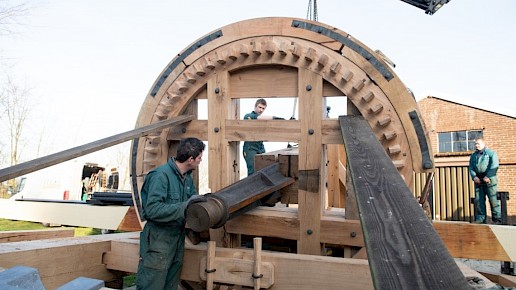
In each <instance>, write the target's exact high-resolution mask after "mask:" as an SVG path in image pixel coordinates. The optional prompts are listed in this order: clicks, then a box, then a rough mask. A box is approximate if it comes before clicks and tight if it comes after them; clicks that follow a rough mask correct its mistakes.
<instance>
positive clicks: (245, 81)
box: [230, 65, 342, 99]
mask: <svg viewBox="0 0 516 290" xmlns="http://www.w3.org/2000/svg"><path fill="white" fill-rule="evenodd" d="M230 86H231V98H237V99H238V98H256V97H257V96H260V97H264V98H282V97H283V98H292V97H296V96H297V68H294V67H289V66H283V65H277V66H264V67H250V68H245V69H240V70H238V71H236V72H235V73H232V74H231V77H230ZM323 94H324V96H341V95H342V92H340V91H339V90H338V89H337V88H335V87H334V86H333V85H332V84H330V83H326V82H325V83H324V86H323Z"/></svg>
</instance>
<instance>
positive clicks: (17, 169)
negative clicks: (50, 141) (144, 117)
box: [0, 116, 194, 182]
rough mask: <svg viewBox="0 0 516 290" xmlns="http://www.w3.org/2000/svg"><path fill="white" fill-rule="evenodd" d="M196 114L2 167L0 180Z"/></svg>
mask: <svg viewBox="0 0 516 290" xmlns="http://www.w3.org/2000/svg"><path fill="white" fill-rule="evenodd" d="M193 118H194V116H177V117H173V118H170V119H167V120H164V121H161V122H157V123H154V124H151V125H147V126H144V127H141V128H136V129H133V130H130V131H127V132H124V133H120V134H116V135H113V136H110V137H107V138H104V139H100V140H97V141H93V142H90V143H87V144H84V145H81V146H77V147H74V148H70V149H67V150H64V151H61V152H57V153H54V154H50V155H47V156H44V157H41V158H36V159H34V160H31V161H27V162H24V163H20V164H17V165H14V166H11V167H7V168H4V169H0V182H2V181H6V180H9V179H12V178H16V177H18V176H21V175H23V174H27V173H31V172H34V171H37V170H40V169H43V168H46V167H49V166H52V165H56V164H58V163H61V162H64V161H68V160H71V159H74V158H77V157H80V156H84V155H86V154H89V153H93V152H96V151H99V150H102V149H105V148H109V147H111V146H114V145H117V144H120V143H124V142H126V141H130V140H132V139H134V138H139V137H143V136H146V135H148V134H149V133H151V132H153V131H158V130H161V129H163V128H166V127H169V126H173V125H177V124H181V123H184V122H188V121H191V120H193Z"/></svg>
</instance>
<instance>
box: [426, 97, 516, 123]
mask: <svg viewBox="0 0 516 290" xmlns="http://www.w3.org/2000/svg"><path fill="white" fill-rule="evenodd" d="M428 98H433V99H437V100H441V101H444V102H448V103H454V104H457V105H461V106H466V107H470V108H474V109H477V110H481V111H485V112H489V113H493V114H497V115H501V116H505V117H509V118H513V119H516V112H515V111H514V110H511V109H510V108H500V107H497V106H494V105H492V104H490V103H489V102H486V103H479V102H477V101H473V100H470V99H466V98H459V97H450V96H447V97H446V98H442V97H434V96H427V97H426V99H428ZM424 99H425V98H423V99H420V100H418V102H419V101H422V100H424Z"/></svg>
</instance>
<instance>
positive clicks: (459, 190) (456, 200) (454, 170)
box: [412, 166, 475, 222]
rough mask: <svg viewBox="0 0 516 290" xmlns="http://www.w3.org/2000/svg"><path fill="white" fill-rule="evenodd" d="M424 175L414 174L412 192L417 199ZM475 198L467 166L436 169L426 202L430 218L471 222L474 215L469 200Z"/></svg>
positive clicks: (421, 188) (424, 181) (424, 180)
mask: <svg viewBox="0 0 516 290" xmlns="http://www.w3.org/2000/svg"><path fill="white" fill-rule="evenodd" d="M426 178H427V174H426V173H416V174H414V184H413V186H412V192H413V193H414V195H415V196H416V197H418V196H419V195H420V194H421V192H422V190H423V188H424V186H425V183H426ZM473 197H475V189H474V185H473V181H472V180H471V179H470V178H469V173H468V166H446V167H436V168H435V176H434V180H433V183H432V190H431V191H430V196H429V197H428V201H429V202H430V205H431V207H432V213H433V215H432V218H433V219H437V220H450V221H467V222H471V221H472V219H473V215H474V210H473V205H472V204H471V198H473Z"/></svg>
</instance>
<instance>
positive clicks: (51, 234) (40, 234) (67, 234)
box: [0, 228, 75, 243]
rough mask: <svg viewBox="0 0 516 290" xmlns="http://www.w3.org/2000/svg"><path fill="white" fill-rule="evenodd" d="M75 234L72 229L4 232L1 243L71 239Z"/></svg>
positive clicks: (0, 238) (1, 234)
mask: <svg viewBox="0 0 516 290" xmlns="http://www.w3.org/2000/svg"><path fill="white" fill-rule="evenodd" d="M74 234H75V230H74V229H71V228H66V229H47V230H29V231H4V232H0V243H11V242H21V241H32V240H45V239H55V238H71V237H73V236H74Z"/></svg>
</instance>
